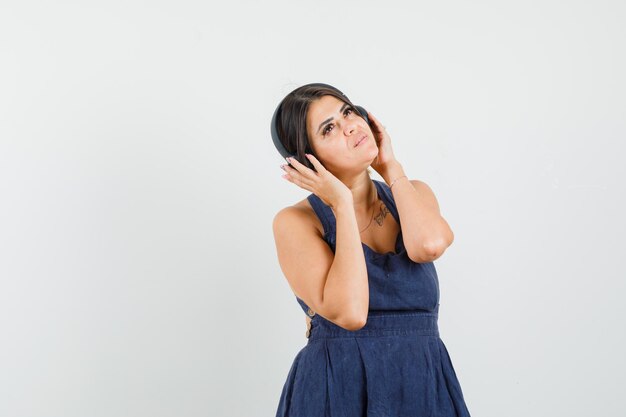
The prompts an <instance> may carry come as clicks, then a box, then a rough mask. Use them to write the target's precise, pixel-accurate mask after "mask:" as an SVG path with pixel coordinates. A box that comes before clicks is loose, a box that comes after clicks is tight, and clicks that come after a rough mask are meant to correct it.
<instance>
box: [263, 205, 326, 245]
mask: <svg viewBox="0 0 626 417" xmlns="http://www.w3.org/2000/svg"><path fill="white" fill-rule="evenodd" d="M294 226H295V227H296V228H298V229H300V230H301V228H302V227H304V228H311V227H313V228H315V229H316V230H317V231H318V232H319V235H320V236H323V234H324V227H323V226H322V223H321V222H320V221H319V218H318V217H317V215H316V214H315V211H314V210H313V207H311V204H310V203H309V201H308V200H307V199H306V198H304V199H302V200H300V201H298V202H297V203H295V204H293V205H291V206H287V207H284V208H282V209H281V210H280V211H278V213H276V215H275V216H274V228H276V227H286V228H290V227H294Z"/></svg>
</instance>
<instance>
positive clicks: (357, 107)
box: [354, 105, 371, 126]
mask: <svg viewBox="0 0 626 417" xmlns="http://www.w3.org/2000/svg"><path fill="white" fill-rule="evenodd" d="M354 107H356V109H357V110H358V112H359V113H360V114H361V116H363V118H364V119H365V121H366V122H367V124H368V125H370V126H371V123H370V118H369V117H367V110H365V109H364V108H363V107H362V106H357V105H355V106H354Z"/></svg>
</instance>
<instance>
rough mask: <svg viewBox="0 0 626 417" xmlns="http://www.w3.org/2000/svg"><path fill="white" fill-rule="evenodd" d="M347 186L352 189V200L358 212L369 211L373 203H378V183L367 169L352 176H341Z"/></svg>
mask: <svg viewBox="0 0 626 417" xmlns="http://www.w3.org/2000/svg"><path fill="white" fill-rule="evenodd" d="M340 180H341V182H343V183H344V184H345V185H346V187H348V188H349V189H350V191H352V201H353V202H354V211H355V212H356V213H368V212H370V211H371V208H372V205H373V204H375V203H376V200H377V191H376V185H375V184H374V182H373V181H372V179H371V178H370V176H369V174H368V173H367V171H362V172H361V173H360V174H358V175H357V176H355V177H352V178H340Z"/></svg>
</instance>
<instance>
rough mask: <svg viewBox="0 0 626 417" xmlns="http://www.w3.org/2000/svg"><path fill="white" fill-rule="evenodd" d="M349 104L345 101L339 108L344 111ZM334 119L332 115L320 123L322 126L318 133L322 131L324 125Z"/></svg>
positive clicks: (340, 111)
mask: <svg viewBox="0 0 626 417" xmlns="http://www.w3.org/2000/svg"><path fill="white" fill-rule="evenodd" d="M347 106H349V104H348V103H343V106H341V108H340V109H339V113H342V112H343V109H345V108H346V107H347ZM332 120H333V118H332V117H329V118H328V119H326V120H324V121H323V122H322V123H320V127H318V128H317V133H320V129H321V128H322V126H324V125H325V124H326V123H329V122H331V121H332Z"/></svg>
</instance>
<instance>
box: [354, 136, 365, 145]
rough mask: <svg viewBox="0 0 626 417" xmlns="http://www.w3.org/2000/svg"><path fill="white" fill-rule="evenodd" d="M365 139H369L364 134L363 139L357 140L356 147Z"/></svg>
mask: <svg viewBox="0 0 626 417" xmlns="http://www.w3.org/2000/svg"><path fill="white" fill-rule="evenodd" d="M365 139H367V135H363V136H362V137H361V139H359V140H357V142H356V143H355V144H354V147H355V148H356V147H357V146H359V145H360V144H361V142H363V141H364V140H365Z"/></svg>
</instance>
